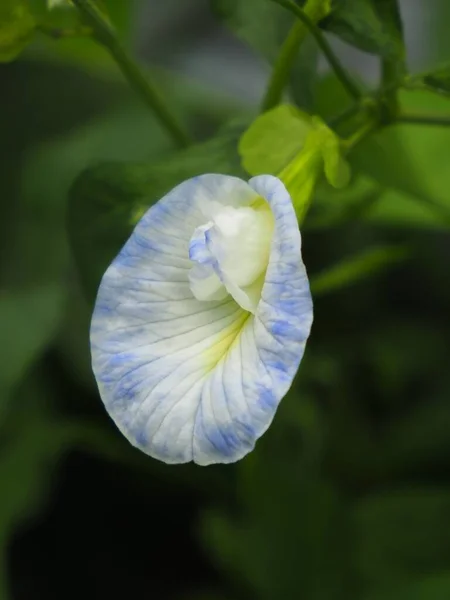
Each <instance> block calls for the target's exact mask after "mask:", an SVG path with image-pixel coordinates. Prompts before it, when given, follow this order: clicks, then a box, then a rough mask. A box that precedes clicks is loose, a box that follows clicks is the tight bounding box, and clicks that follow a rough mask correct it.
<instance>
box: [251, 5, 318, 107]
mask: <svg viewBox="0 0 450 600" xmlns="http://www.w3.org/2000/svg"><path fill="white" fill-rule="evenodd" d="M275 1H276V0H275ZM304 10H305V13H307V14H308V15H309V17H310V19H311V20H312V21H313V22H315V21H319V20H320V19H323V17H325V16H326V15H327V12H328V9H327V7H326V1H324V0H308V1H307V3H306V6H305V9H304ZM308 33H309V30H308V27H307V26H305V23H303V21H301V20H299V19H296V21H295V23H294V25H293V26H292V28H291V30H290V32H289V35H288V36H287V38H286V40H285V41H284V43H283V45H282V46H281V50H280V54H279V55H278V58H277V60H276V62H275V65H274V68H273V71H272V77H271V79H270V81H269V85H268V87H267V91H266V94H265V96H264V98H263V101H262V104H261V112H265V111H266V110H270V109H271V108H273V107H274V106H276V105H277V104H279V102H280V100H281V97H282V95H283V91H284V88H285V87H286V84H287V81H288V78H289V73H290V71H291V69H292V65H293V64H294V61H295V58H296V56H297V53H298V50H299V48H300V46H301V45H302V43H303V41H304V40H305V38H306V36H307V35H308Z"/></svg>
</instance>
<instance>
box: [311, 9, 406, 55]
mask: <svg viewBox="0 0 450 600" xmlns="http://www.w3.org/2000/svg"><path fill="white" fill-rule="evenodd" d="M321 25H322V27H323V28H324V29H326V30H328V31H331V32H333V33H335V34H336V35H338V36H339V37H341V38H342V39H343V40H345V41H346V42H348V43H349V44H351V45H353V46H356V47H357V48H360V49H361V50H364V51H366V52H371V53H373V54H379V55H380V56H382V57H383V58H387V59H391V60H402V59H403V57H404V52H405V50H404V45H403V36H402V23H401V18H400V13H399V9H398V5H397V0H336V1H335V3H334V8H333V10H332V12H331V14H330V15H329V16H328V17H326V18H325V19H324V20H323V21H322V23H321Z"/></svg>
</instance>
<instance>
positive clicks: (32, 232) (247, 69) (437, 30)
mask: <svg viewBox="0 0 450 600" xmlns="http://www.w3.org/2000/svg"><path fill="white" fill-rule="evenodd" d="M119 4H120V3H119ZM125 4H126V5H127V4H128V3H124V4H122V8H123V6H124V5H125ZM401 5H402V14H403V17H404V22H405V28H406V40H407V44H408V56H409V63H410V68H411V69H412V70H415V71H417V70H420V69H423V68H427V67H428V66H430V65H433V64H435V63H437V62H439V61H440V60H445V59H447V60H448V58H449V57H450V41H449V39H448V25H449V23H450V11H449V6H448V3H447V2H446V1H445V0H442V1H441V2H438V1H433V2H425V0H422V1H420V0H403V2H402V3H401ZM129 8H130V10H129V11H126V10H123V11H120V10H118V11H117V14H118V15H119V16H120V15H121V16H120V19H121V21H120V22H118V25H119V27H120V28H121V30H123V31H125V30H127V31H129V32H130V33H129V37H128V39H129V40H130V43H131V46H132V47H133V48H134V50H135V52H136V53H137V54H138V55H139V56H140V57H141V59H142V60H144V61H146V62H148V64H149V65H152V66H153V67H155V66H157V67H158V70H157V71H156V78H157V79H158V80H160V81H161V84H162V86H163V88H164V89H165V90H166V92H165V93H166V94H167V98H168V99H170V103H171V104H173V105H174V106H175V107H176V110H177V111H178V112H179V114H180V115H181V116H182V118H183V119H184V120H185V122H187V123H188V124H189V127H190V128H191V131H194V132H195V134H196V136H197V137H198V139H206V138H207V137H208V135H210V134H211V133H212V132H214V131H215V129H216V128H217V127H218V126H219V125H221V124H223V123H224V122H225V121H226V120H227V119H228V118H230V117H232V116H234V115H237V114H241V113H245V112H250V111H252V109H253V107H254V106H255V103H256V102H257V101H258V98H259V97H260V96H261V93H262V91H263V89H264V84H265V80H266V77H267V73H268V68H267V67H266V65H265V64H264V63H263V61H262V60H261V59H259V58H257V57H256V55H254V54H253V53H252V52H251V51H250V50H249V49H248V48H247V47H246V46H245V45H244V44H243V43H242V42H239V41H238V40H237V39H236V38H234V37H233V36H232V34H230V33H229V32H227V31H226V30H225V28H224V27H222V26H221V25H220V24H218V23H217V21H215V20H214V18H213V17H212V15H211V14H210V12H209V10H208V3H207V2H201V1H200V0H198V1H197V0H189V1H182V0H170V1H168V0H167V1H166V0H165V1H164V2H158V1H157V0H154V1H150V0H148V1H142V2H140V3H139V2H137V3H130V4H129ZM128 12H129V15H128V16H127V15H126V14H125V13H128ZM118 18H119V17H118ZM333 43H334V44H335V45H336V49H337V51H338V52H339V54H340V55H341V56H342V58H343V60H344V61H345V64H347V65H348V66H349V67H351V68H353V69H355V70H356V71H358V72H359V74H360V77H361V78H362V80H364V81H366V83H367V84H369V85H370V84H371V83H373V82H374V81H375V80H376V77H377V74H378V68H377V64H378V63H377V60H376V59H375V58H374V57H370V56H368V55H364V54H363V53H361V52H358V51H355V50H353V49H351V48H350V47H348V46H345V45H344V44H343V43H341V42H336V41H334V42H333ZM169 69H170V73H168V70H169ZM322 71H323V73H322ZM325 71H326V69H325V67H324V65H322V66H321V73H322V75H323V79H320V80H319V81H318V83H317V86H316V92H315V110H316V111H317V112H320V113H321V114H324V115H326V114H330V113H333V112H338V110H337V108H338V106H339V104H340V103H342V98H341V96H342V91H340V90H339V89H338V88H337V87H336V82H335V81H334V80H333V79H332V78H331V79H330V77H329V76H327V74H326V72H325ZM405 102H406V103H409V104H411V105H412V106H419V107H424V108H425V109H427V110H447V112H448V111H450V103H449V102H448V100H440V99H438V98H435V97H431V96H430V97H428V96H427V95H420V94H418V95H414V97H411V98H409V97H408V98H405ZM389 135H390V134H388V137H386V140H385V143H386V144H387V147H388V148H390V149H391V150H392V148H394V155H393V156H394V160H393V161H391V164H390V165H389V161H387V163H386V161H384V162H383V161H382V160H380V158H379V156H378V155H376V154H374V152H373V148H371V147H370V145H367V146H362V149H361V157H362V158H361V159H359V158H358V159H355V164H354V169H355V173H357V174H360V173H362V175H363V176H365V177H368V178H369V179H370V182H371V184H373V182H375V184H376V185H378V186H381V191H380V194H379V195H378V196H377V199H376V202H374V203H373V204H371V205H370V207H369V208H368V209H367V210H365V211H364V212H361V211H356V212H352V211H350V212H346V213H345V215H344V217H343V218H340V219H337V220H336V222H335V223H334V224H333V226H326V227H323V226H320V215H321V213H320V207H321V206H323V204H324V202H326V198H325V200H324V198H323V197H321V196H320V194H319V193H318V198H317V206H316V208H315V209H314V210H313V211H312V213H311V216H310V217H309V218H308V220H307V222H306V223H305V227H304V231H303V246H304V259H305V263H306V265H307V268H308V271H309V273H311V274H315V273H318V272H320V271H323V270H324V269H326V268H327V267H329V266H330V265H332V264H334V263H336V262H337V261H338V260H340V259H342V258H345V257H346V256H349V255H353V254H357V253H359V252H364V251H365V250H366V249H367V248H369V247H378V246H379V245H380V244H400V245H401V246H402V247H406V248H407V251H408V253H407V257H406V258H404V259H403V260H401V261H395V263H393V264H392V265H390V268H386V269H381V270H378V271H377V272H376V273H375V272H374V273H370V269H369V268H368V270H367V273H366V275H367V276H366V277H364V278H363V279H361V281H355V282H353V283H352V284H351V285H348V286H344V287H342V289H337V290H336V291H334V292H333V293H329V294H317V297H316V298H315V322H314V326H313V330H312V335H311V338H310V341H309V343H308V346H307V352H306V355H305V359H304V361H303V363H302V366H301V368H300V371H299V375H298V377H297V380H296V381H295V383H294V386H293V388H292V391H291V392H290V393H289V394H288V396H287V397H286V398H285V399H284V400H283V402H282V404H281V407H280V410H279V412H278V414H277V417H276V419H275V421H274V423H273V425H272V427H271V428H270V430H269V431H268V432H267V434H266V435H265V436H264V438H263V439H262V440H261V441H260V442H259V443H258V445H257V449H256V450H255V451H254V452H253V453H252V454H251V455H250V456H248V457H246V458H245V459H244V460H243V461H241V462H240V463H238V464H236V465H230V466H213V467H207V468H200V467H195V466H192V465H187V466H166V465H164V464H160V463H157V462H156V461H154V460H152V459H150V458H148V457H145V456H144V455H142V454H140V453H139V452H138V451H137V450H134V449H132V448H131V447H130V446H129V445H128V443H127V442H126V441H125V440H124V439H123V438H122V436H121V435H120V434H119V433H118V432H117V431H116V429H115V427H114V425H113V424H112V422H111V421H110V419H109V418H108V416H107V415H106V413H105V411H104V409H103V405H102V403H101V401H100V399H99V396H98V394H97V391H96V387H95V382H94V380H93V376H92V374H91V371H90V367H89V346H88V327H89V318H90V306H89V303H88V301H87V300H86V299H85V298H84V295H83V290H82V288H81V286H80V283H79V276H78V273H77V270H76V268H75V265H74V259H73V256H72V253H71V250H70V247H69V244H68V241H67V234H66V222H65V219H66V205H67V196H68V190H69V188H70V186H71V184H72V182H73V180H74V179H75V177H76V176H77V175H78V174H79V173H80V172H81V171H82V170H83V169H84V168H85V167H87V166H90V165H91V164H94V163H97V162H99V161H105V160H119V161H142V160H150V161H151V160H160V159H161V157H164V156H165V154H167V153H168V152H169V151H170V140H168V139H167V138H166V137H165V134H164V132H163V131H162V130H161V129H160V128H159V126H158V125H157V123H156V122H155V120H154V119H153V117H152V116H151V115H149V114H148V113H147V111H146V109H145V108H144V107H143V106H142V105H141V104H140V102H139V100H138V99H135V98H134V96H133V94H132V92H130V91H129V90H128V88H127V87H126V85H125V84H124V83H123V82H122V80H121V77H120V75H119V74H118V73H117V71H116V69H115V67H114V65H112V64H111V63H110V62H109V59H108V58H107V57H106V55H105V54H104V53H103V52H102V51H99V50H98V49H96V48H95V47H94V46H93V45H92V44H91V43H90V42H83V41H81V42H78V41H75V40H68V41H61V42H56V41H55V42H54V41H48V40H46V39H45V38H44V37H43V36H42V39H38V40H36V42H35V43H34V45H32V46H31V47H30V48H28V50H27V51H26V52H25V53H24V54H23V55H22V57H21V58H20V60H19V61H16V62H14V63H11V64H8V65H1V66H0V211H1V212H0V252H1V254H0V332H1V333H0V339H1V341H2V344H1V346H2V348H1V349H0V373H1V374H0V598H1V599H2V600H3V598H4V599H5V600H6V599H7V598H12V599H14V600H35V599H41V598H42V599H46V600H47V599H48V600H51V599H53V598H55V599H56V598H58V599H61V598H64V599H66V600H71V599H79V598H86V599H96V600H97V599H103V598H108V599H111V600H114V599H116V598H117V599H118V598H131V597H135V596H139V598H158V599H159V598H160V599H161V600H164V599H166V598H167V599H175V600H231V599H235V600H238V599H244V598H245V599H249V598H255V599H258V598H261V599H280V600H290V599H291V598H292V599H294V598H295V599H297V598H298V599H302V600H303V599H304V600H335V599H336V600H337V599H345V600H352V599H354V600H390V599H391V598H392V599H394V598H395V600H441V599H442V600H447V599H448V598H450V473H449V468H450V369H449V358H450V352H449V339H450V311H449V306H450V279H449V267H448V259H449V256H450V237H449V233H448V227H449V225H448V219H447V218H444V217H443V216H442V213H441V212H439V211H437V212H436V210H434V208H433V206H434V204H433V203H436V202H437V203H438V204H440V205H442V206H444V207H445V206H446V207H448V208H450V199H449V198H450V169H449V166H450V130H447V131H445V130H440V129H437V128H435V129H428V128H424V127H413V126H410V127H406V126H405V127H403V128H401V130H400V131H399V132H398V133H396V134H395V135H397V137H396V138H395V140H394V139H393V138H391V137H389ZM394 144H398V152H404V156H405V157H406V158H405V161H403V162H404V163H405V164H403V162H401V165H400V163H399V165H397V164H396V159H397V156H398V154H397V150H396V148H397V147H396V146H394ZM406 159H407V160H406ZM367 164H368V165H369V166H368V167H367ZM405 165H406V166H405ZM389 167H390V170H389ZM400 171H402V172H401V173H400ZM363 193H366V192H364V191H363V192H361V193H360V192H358V190H357V191H356V192H354V194H355V197H356V196H358V197H359V196H361V194H363ZM326 195H327V194H326V193H324V194H323V196H324V197H325V196H326ZM344 196H345V194H344ZM346 197H347V198H348V197H349V194H347V196H346ZM339 198H340V196H336V198H335V202H338V201H339ZM88 218H89V215H86V219H88Z"/></svg>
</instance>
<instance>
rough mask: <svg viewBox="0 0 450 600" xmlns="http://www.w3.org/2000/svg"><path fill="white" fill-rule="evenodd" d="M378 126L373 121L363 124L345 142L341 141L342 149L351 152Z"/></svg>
mask: <svg viewBox="0 0 450 600" xmlns="http://www.w3.org/2000/svg"><path fill="white" fill-rule="evenodd" d="M379 126H380V124H379V123H378V122H377V121H376V120H375V119H370V120H369V121H367V122H366V123H364V124H363V125H362V126H361V127H360V128H359V129H357V130H356V131H355V133H354V134H353V135H351V136H350V137H349V138H347V139H346V140H342V148H343V149H344V150H345V151H346V152H349V151H350V150H353V148H354V147H355V146H356V145H357V144H359V143H360V142H362V140H364V139H365V138H366V137H367V136H368V135H369V134H371V133H372V132H374V131H375V130H376V129H378V127H379Z"/></svg>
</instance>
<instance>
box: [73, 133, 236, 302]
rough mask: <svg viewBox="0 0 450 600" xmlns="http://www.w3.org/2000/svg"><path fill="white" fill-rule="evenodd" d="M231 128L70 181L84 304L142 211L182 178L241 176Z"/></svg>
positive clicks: (91, 170) (100, 168)
mask: <svg viewBox="0 0 450 600" xmlns="http://www.w3.org/2000/svg"><path fill="white" fill-rule="evenodd" d="M242 129H243V127H242V125H241V124H240V123H236V124H234V125H231V126H230V127H228V128H226V129H225V130H224V131H223V132H222V133H221V134H220V135H218V136H217V137H215V138H212V139H211V140H209V141H208V142H205V143H203V144H199V145H197V146H193V147H191V148H189V149H187V150H185V151H182V152H179V153H176V154H173V155H171V156H169V157H168V158H166V159H165V160H164V161H161V162H155V163H153V164H152V163H149V164H122V165H120V164H105V165H103V166H100V167H96V168H93V169H89V170H88V171H86V172H85V173H84V174H82V175H81V177H80V178H79V179H78V180H77V181H76V183H75V185H74V187H73V190H72V193H71V200H70V204H69V214H68V227H69V236H70V241H71V246H72V251H73V254H74V256H75V260H76V262H77V266H78V269H79V272H80V275H81V279H82V283H83V285H84V287H85V290H86V293H87V295H88V299H89V301H90V302H92V301H93V300H94V299H95V295H96V293H97V288H98V285H99V283H100V279H101V277H102V275H103V273H104V272H105V270H106V268H107V266H108V265H109V263H110V262H111V261H112V259H113V258H114V257H115V256H116V254H117V253H118V252H119V250H120V249H121V247H122V246H123V244H124V243H125V242H126V240H127V238H128V237H129V235H130V234H131V231H132V230H133V228H134V226H135V225H136V223H137V221H138V220H139V219H140V217H141V216H142V215H143V214H144V212H145V211H146V210H147V209H148V208H149V207H150V206H151V205H152V204H153V203H154V202H156V201H157V200H159V199H160V198H161V197H162V196H164V194H166V193H167V192H169V191H170V190H171V189H172V188H173V187H175V186H176V185H177V184H179V183H181V182H182V181H184V180H185V179H188V178H190V177H194V176H195V175H200V174H202V173H211V172H212V173H226V174H237V175H240V174H242V171H241V169H240V165H239V159H238V156H237V150H236V147H237V140H238V139H239V136H240V134H241V132H242Z"/></svg>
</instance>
